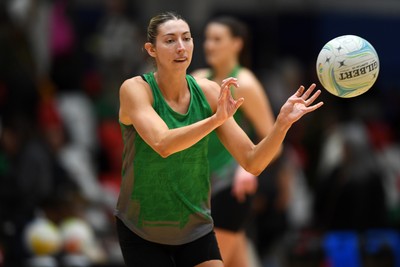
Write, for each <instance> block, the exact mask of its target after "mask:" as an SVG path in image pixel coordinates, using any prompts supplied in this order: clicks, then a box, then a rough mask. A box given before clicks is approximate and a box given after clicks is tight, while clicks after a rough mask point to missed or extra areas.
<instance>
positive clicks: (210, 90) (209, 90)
mask: <svg viewBox="0 0 400 267" xmlns="http://www.w3.org/2000/svg"><path fill="white" fill-rule="evenodd" d="M194 79H195V80H196V82H197V84H198V85H199V87H200V89H201V90H202V91H203V93H204V95H205V97H206V98H207V101H208V103H209V104H210V106H211V109H212V110H213V111H215V108H216V104H217V101H218V96H219V92H220V87H219V85H218V84H217V83H216V82H214V81H211V80H209V79H207V78H199V77H196V76H194Z"/></svg>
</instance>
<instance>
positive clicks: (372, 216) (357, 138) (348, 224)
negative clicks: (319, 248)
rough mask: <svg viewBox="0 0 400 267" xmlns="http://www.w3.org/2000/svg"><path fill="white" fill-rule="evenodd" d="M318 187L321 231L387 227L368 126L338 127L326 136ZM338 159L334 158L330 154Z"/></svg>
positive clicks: (317, 212)
mask: <svg viewBox="0 0 400 267" xmlns="http://www.w3.org/2000/svg"><path fill="white" fill-rule="evenodd" d="M323 148H324V149H323V151H322V157H323V159H328V160H326V161H325V160H322V161H321V164H323V165H322V166H321V168H320V170H321V171H320V172H319V180H318V183H317V187H316V199H315V206H314V207H315V220H316V224H317V227H318V228H320V229H322V230H337V229H352V230H365V229H368V228H373V227H386V226H387V220H386V219H387V218H386V216H387V209H386V200H385V192H384V188H383V179H384V175H383V173H382V171H381V169H380V167H379V165H378V161H377V157H376V153H375V151H374V150H373V148H372V146H371V143H370V140H369V136H368V133H367V131H366V128H365V125H364V124H363V123H361V122H357V121H350V122H347V123H344V124H338V125H337V127H336V128H335V129H334V130H333V131H332V132H331V133H330V134H329V136H327V139H326V141H325V143H324V147H323ZM330 153H333V155H336V157H331V154H330Z"/></svg>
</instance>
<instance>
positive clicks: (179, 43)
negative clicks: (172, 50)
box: [177, 39, 185, 52]
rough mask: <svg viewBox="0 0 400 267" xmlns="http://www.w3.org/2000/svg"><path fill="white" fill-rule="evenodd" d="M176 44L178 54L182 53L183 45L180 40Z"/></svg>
mask: <svg viewBox="0 0 400 267" xmlns="http://www.w3.org/2000/svg"><path fill="white" fill-rule="evenodd" d="M177 44H178V47H177V50H178V52H182V51H184V50H185V44H184V43H183V40H182V39H179V40H178V43H177Z"/></svg>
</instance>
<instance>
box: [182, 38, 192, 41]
mask: <svg viewBox="0 0 400 267" xmlns="http://www.w3.org/2000/svg"><path fill="white" fill-rule="evenodd" d="M183 40H184V41H185V42H190V41H192V37H185V38H183Z"/></svg>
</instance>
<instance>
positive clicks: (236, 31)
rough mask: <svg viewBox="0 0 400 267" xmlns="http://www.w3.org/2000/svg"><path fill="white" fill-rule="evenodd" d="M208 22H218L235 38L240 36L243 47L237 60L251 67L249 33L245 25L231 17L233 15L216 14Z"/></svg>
mask: <svg viewBox="0 0 400 267" xmlns="http://www.w3.org/2000/svg"><path fill="white" fill-rule="evenodd" d="M210 23H218V24H222V25H224V26H226V27H228V29H229V32H230V33H231V35H232V36H233V37H235V38H240V39H242V40H243V49H242V50H241V51H240V55H239V62H240V64H241V65H243V66H245V67H251V59H250V51H249V43H250V33H249V30H248V27H247V25H246V24H245V23H244V22H243V21H241V20H239V19H237V18H235V17H233V16H227V15H224V16H218V17H214V18H212V19H211V20H209V22H208V24H210Z"/></svg>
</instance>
